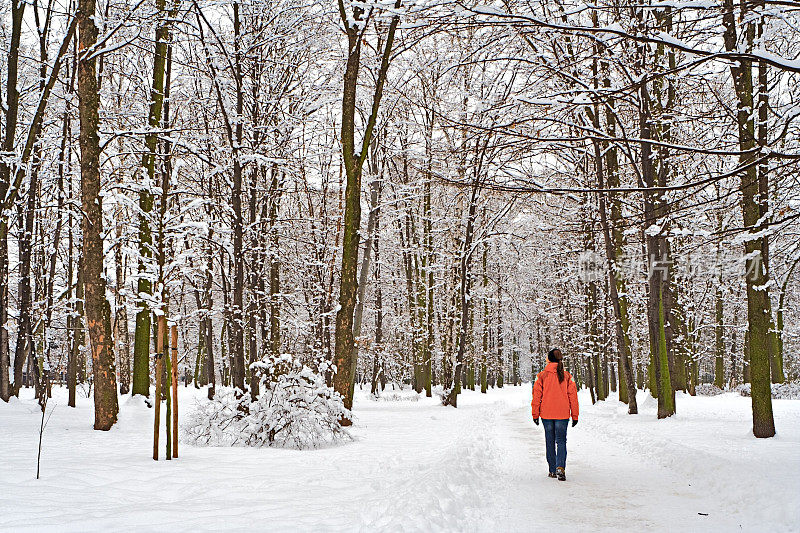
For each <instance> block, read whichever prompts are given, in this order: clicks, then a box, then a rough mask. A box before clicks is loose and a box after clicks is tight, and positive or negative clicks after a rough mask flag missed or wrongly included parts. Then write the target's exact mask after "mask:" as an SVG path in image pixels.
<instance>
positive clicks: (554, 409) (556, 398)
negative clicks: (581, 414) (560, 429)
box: [531, 363, 578, 420]
mask: <svg viewBox="0 0 800 533" xmlns="http://www.w3.org/2000/svg"><path fill="white" fill-rule="evenodd" d="M557 368H558V363H548V364H547V366H546V367H545V368H544V370H543V371H542V372H539V375H538V376H536V382H535V383H534V384H533V399H532V400H531V414H532V415H533V417H534V418H540V417H541V418H544V419H551V420H564V419H567V418H570V415H571V416H572V418H573V419H574V420H577V419H578V389H577V387H576V386H575V381H573V379H572V376H571V375H570V374H569V372H567V371H564V380H563V381H559V379H558V371H557Z"/></svg>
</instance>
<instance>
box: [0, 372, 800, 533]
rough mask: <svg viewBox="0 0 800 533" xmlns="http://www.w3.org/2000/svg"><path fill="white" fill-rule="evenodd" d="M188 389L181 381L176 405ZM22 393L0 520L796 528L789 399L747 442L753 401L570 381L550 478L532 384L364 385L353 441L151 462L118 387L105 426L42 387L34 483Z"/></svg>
mask: <svg viewBox="0 0 800 533" xmlns="http://www.w3.org/2000/svg"><path fill="white" fill-rule="evenodd" d="M202 392H204V391H199V392H196V391H194V389H191V388H189V389H181V394H182V397H181V407H182V409H183V410H186V409H190V408H191V406H192V403H193V402H194V401H195V400H194V398H195V397H201V394H202ZM26 395H27V396H28V397H27V398H23V400H21V401H17V400H12V403H11V405H4V404H0V454H1V455H0V486H2V490H0V531H35V530H58V531H89V530H113V531H137V532H141V531H166V530H169V531H178V530H192V531H197V530H199V531H218V530H222V529H225V530H245V529H246V530H250V531H252V530H256V531H261V530H264V531H266V530H269V531H287V530H288V531H309V530H312V529H314V530H322V531H331V530H334V531H342V530H347V531H533V530H539V529H541V528H544V530H545V531H548V530H553V529H555V528H556V527H559V528H561V527H563V528H568V530H572V531H642V530H646V531H681V530H683V531H699V530H702V531H732V530H737V531H739V530H745V531H800V401H796V400H794V401H793V400H777V401H776V402H775V403H774V408H775V416H776V423H777V427H778V436H777V437H775V438H773V439H767V440H756V439H755V438H753V437H752V435H751V434H750V400H749V398H742V397H739V396H736V395H733V394H724V395H720V396H716V397H696V398H691V397H688V396H679V398H678V412H679V414H678V416H676V417H674V418H672V419H669V420H664V421H657V420H656V418H655V402H654V401H653V400H652V398H649V396H648V397H647V398H645V395H643V394H640V395H639V398H640V407H641V412H642V414H640V415H639V416H635V417H631V416H628V415H626V414H625V412H626V410H625V406H623V405H622V404H620V403H619V402H617V401H614V400H609V401H607V402H603V403H601V404H598V405H596V406H591V405H590V401H589V397H588V394H587V393H586V392H585V391H582V392H581V396H580V399H581V419H580V423H579V424H578V426H577V427H575V428H570V429H569V433H568V443H569V457H568V459H567V482H566V483H561V482H558V481H556V480H554V479H550V478H548V477H547V476H546V472H547V467H546V462H545V460H544V438H543V432H542V429H541V428H540V427H536V426H534V425H533V423H532V422H531V417H530V405H529V404H530V385H523V386H521V387H506V388H504V389H502V390H492V391H490V393H489V394H487V395H481V394H480V393H476V392H469V391H467V392H465V393H464V395H463V396H462V397H461V398H460V399H459V408H458V409H457V410H456V409H452V408H445V407H442V406H440V405H439V403H438V402H437V400H436V399H435V398H434V399H426V398H424V397H423V398H419V400H418V401H409V399H408V398H409V395H408V394H407V393H403V394H400V395H397V397H395V398H394V399H395V401H372V400H369V399H367V398H366V396H363V395H361V396H359V397H358V398H357V403H356V405H355V409H354V411H355V414H356V415H357V425H356V427H355V428H354V430H353V435H354V437H355V440H354V441H353V442H351V443H349V444H345V445H343V446H338V447H333V448H327V449H320V450H312V451H295V450H281V449H272V448H262V449H248V448H194V447H189V446H183V447H182V448H181V450H180V459H178V460H173V461H171V462H166V461H163V460H162V461H159V462H155V461H153V460H152V458H151V453H152V427H153V419H152V416H153V411H152V410H151V409H148V408H147V407H146V406H145V405H144V404H143V402H142V401H141V400H139V399H130V398H123V399H121V412H120V420H119V423H118V424H117V425H116V426H115V427H114V428H113V429H112V430H111V431H110V432H107V433H103V432H99V431H93V430H92V428H91V424H92V410H91V403H90V400H87V399H86V398H82V399H80V403H79V405H78V408H77V409H71V408H69V407H67V406H66V396H65V393H64V391H63V390H59V389H56V390H54V398H53V400H51V403H50V407H49V409H54V410H53V414H52V418H51V419H50V422H49V425H48V426H47V429H46V430H45V436H44V445H43V453H42V477H41V479H39V480H36V479H35V473H36V443H37V437H38V429H39V422H40V417H39V415H38V408H37V405H36V404H35V402H34V401H33V400H32V399H29V395H30V392H26ZM391 396H392V395H387V397H391ZM162 416H163V410H162ZM162 443H163V437H162ZM162 454H163V450H162Z"/></svg>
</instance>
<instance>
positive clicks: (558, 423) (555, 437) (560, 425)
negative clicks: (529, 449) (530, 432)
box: [542, 418, 569, 472]
mask: <svg viewBox="0 0 800 533" xmlns="http://www.w3.org/2000/svg"><path fill="white" fill-rule="evenodd" d="M542 425H543V426H544V442H545V447H546V450H547V454H546V455H547V466H549V467H550V472H555V471H556V468H558V467H561V468H564V467H566V466H567V426H568V425H569V419H568V418H567V419H564V420H552V419H544V418H542ZM556 446H557V447H558V450H556Z"/></svg>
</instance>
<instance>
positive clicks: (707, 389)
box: [695, 383, 725, 396]
mask: <svg viewBox="0 0 800 533" xmlns="http://www.w3.org/2000/svg"><path fill="white" fill-rule="evenodd" d="M695 392H697V395H698V396H717V395H719V394H722V393H724V392H725V391H724V390H722V389H720V388H719V387H717V386H716V385H714V384H713V383H701V384H700V385H698V386H697V387H695Z"/></svg>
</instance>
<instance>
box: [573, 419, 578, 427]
mask: <svg viewBox="0 0 800 533" xmlns="http://www.w3.org/2000/svg"><path fill="white" fill-rule="evenodd" d="M577 425H578V419H577V418H576V419H574V420H573V421H572V427H575V426H577Z"/></svg>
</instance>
